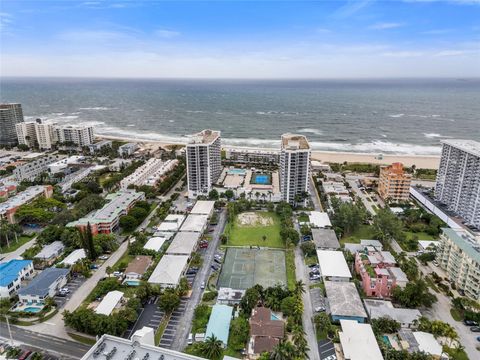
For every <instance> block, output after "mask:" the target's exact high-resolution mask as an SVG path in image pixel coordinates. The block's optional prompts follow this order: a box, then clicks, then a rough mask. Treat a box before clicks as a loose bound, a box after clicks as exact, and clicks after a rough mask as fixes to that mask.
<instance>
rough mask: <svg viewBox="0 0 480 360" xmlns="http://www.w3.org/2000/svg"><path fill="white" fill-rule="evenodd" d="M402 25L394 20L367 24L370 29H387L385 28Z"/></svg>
mask: <svg viewBox="0 0 480 360" xmlns="http://www.w3.org/2000/svg"><path fill="white" fill-rule="evenodd" d="M402 26H404V24H402V23H394V22H384V23H376V24H373V25H371V26H369V27H368V28H369V29H372V30H387V29H395V28H399V27H402Z"/></svg>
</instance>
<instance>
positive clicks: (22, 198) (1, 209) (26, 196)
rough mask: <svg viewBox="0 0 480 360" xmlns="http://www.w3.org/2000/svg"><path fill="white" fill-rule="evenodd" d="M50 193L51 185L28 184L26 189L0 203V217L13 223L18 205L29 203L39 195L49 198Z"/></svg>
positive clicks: (51, 192) (51, 191)
mask: <svg viewBox="0 0 480 360" xmlns="http://www.w3.org/2000/svg"><path fill="white" fill-rule="evenodd" d="M52 194H53V187H52V186H51V185H45V186H44V185H37V186H30V187H29V188H27V190H25V191H22V192H19V193H18V194H16V195H14V196H12V197H10V198H8V199H7V200H6V201H4V202H2V203H0V219H5V220H7V221H8V222H9V223H10V224H15V222H16V220H15V213H16V212H17V210H18V208H19V207H20V206H22V205H26V204H29V203H31V202H32V201H34V200H35V199H37V198H39V197H41V196H44V197H46V198H49V197H51V196H52Z"/></svg>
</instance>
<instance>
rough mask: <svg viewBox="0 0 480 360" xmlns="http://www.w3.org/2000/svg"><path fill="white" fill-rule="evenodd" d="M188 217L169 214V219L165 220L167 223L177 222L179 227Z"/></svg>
mask: <svg viewBox="0 0 480 360" xmlns="http://www.w3.org/2000/svg"><path fill="white" fill-rule="evenodd" d="M185 218H186V215H181V214H168V215H167V217H166V218H165V219H164V220H163V221H166V222H177V223H178V224H179V225H181V224H182V223H183V220H185Z"/></svg>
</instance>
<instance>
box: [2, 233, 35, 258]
mask: <svg viewBox="0 0 480 360" xmlns="http://www.w3.org/2000/svg"><path fill="white" fill-rule="evenodd" d="M36 241H37V237H36V236H35V237H34V238H33V239H32V240H30V241H27V242H26V243H25V244H23V245H22V246H20V247H19V248H18V249H17V250H14V251H12V252H9V253H6V254H2V255H1V256H3V258H2V262H7V261H10V260H13V259H21V258H22V257H21V256H20V255H22V254H23V253H24V252H25V250H27V249H30V248H31V247H32V246H33V245H34V244H35V242H36Z"/></svg>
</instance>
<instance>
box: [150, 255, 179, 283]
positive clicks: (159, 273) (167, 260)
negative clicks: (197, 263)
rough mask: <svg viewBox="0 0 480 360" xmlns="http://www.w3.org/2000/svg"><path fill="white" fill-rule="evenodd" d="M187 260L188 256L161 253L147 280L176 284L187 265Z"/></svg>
mask: <svg viewBox="0 0 480 360" xmlns="http://www.w3.org/2000/svg"><path fill="white" fill-rule="evenodd" d="M187 262H188V256H186V255H163V257H162V258H161V259H160V262H159V263H158V265H157V267H156V268H155V270H153V273H152V275H151V276H150V278H149V279H148V282H149V283H151V284H163V285H167V286H176V285H177V284H178V283H179V281H180V277H181V276H182V273H183V270H185V267H186V266H187Z"/></svg>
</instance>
